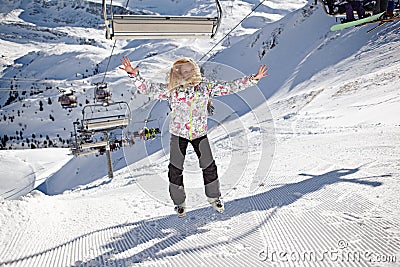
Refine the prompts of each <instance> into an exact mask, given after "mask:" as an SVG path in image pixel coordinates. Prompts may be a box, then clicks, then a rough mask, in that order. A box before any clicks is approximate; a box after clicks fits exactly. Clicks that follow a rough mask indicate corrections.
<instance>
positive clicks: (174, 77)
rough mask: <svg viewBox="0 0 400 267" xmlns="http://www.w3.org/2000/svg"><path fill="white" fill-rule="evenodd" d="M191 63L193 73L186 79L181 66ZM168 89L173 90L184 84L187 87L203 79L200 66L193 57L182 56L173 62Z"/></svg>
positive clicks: (184, 87)
mask: <svg viewBox="0 0 400 267" xmlns="http://www.w3.org/2000/svg"><path fill="white" fill-rule="evenodd" d="M186 63H190V64H191V65H192V67H193V70H192V75H191V76H190V78H188V79H184V78H183V77H182V74H181V67H182V65H183V64H186ZM168 80H169V81H168V87H167V88H168V90H169V91H170V92H173V91H174V90H175V89H177V88H178V87H180V86H182V87H183V89H186V88H187V87H188V86H190V85H196V84H199V83H200V81H201V73H200V68H199V66H198V65H197V64H196V63H195V62H194V61H193V60H192V59H191V58H181V59H178V60H177V61H175V62H174V64H172V67H171V70H170V72H169V75H168Z"/></svg>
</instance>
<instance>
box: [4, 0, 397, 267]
mask: <svg viewBox="0 0 400 267" xmlns="http://www.w3.org/2000/svg"><path fill="white" fill-rule="evenodd" d="M22 2H25V1H22ZM50 2H51V1H50ZM117 2H118V1H117ZM120 2H121V1H120ZM134 2H141V1H134ZM150 2H151V3H153V1H150ZM156 2H157V1H156ZM166 2H168V3H169V2H170V1H166ZM178 2H179V1H178ZM191 2H192V1H191ZM191 2H190V3H191ZM193 2H196V1H193ZM197 2H199V3H200V2H201V3H203V2H204V3H205V2H207V1H197ZM223 2H224V3H223V8H225V9H228V8H232V10H233V11H232V12H233V13H232V15H231V18H227V19H229V20H231V21H234V19H233V18H232V16H233V15H235V16H237V18H236V20H237V22H238V21H240V19H241V18H242V17H243V16H244V15H245V14H247V13H248V12H249V10H250V9H249V8H251V6H249V3H250V2H251V3H252V4H254V3H255V2H257V1H250V2H248V1H235V2H234V3H237V2H238V3H239V2H240V5H241V6H242V7H243V10H244V11H243V10H241V9H240V8H237V9H236V8H235V5H236V4H234V5H233V6H232V7H230V6H229V5H230V4H229V3H228V2H230V1H223ZM253 2H254V3H253ZM268 2H270V3H269V4H267V3H268ZM313 2H314V1H310V3H307V2H306V1H294V0H293V1H288V2H287V3H286V5H285V4H284V3H281V2H280V1H266V2H265V4H264V8H262V9H261V10H260V11H259V13H257V14H256V16H254V17H251V18H250V19H249V20H248V21H247V22H246V23H247V24H246V25H242V26H243V28H241V29H240V30H239V33H240V34H239V33H238V35H237V36H234V37H233V38H232V40H231V41H232V44H231V45H230V46H228V45H227V44H225V45H226V46H227V47H226V48H224V47H222V46H220V47H219V48H218V49H219V52H218V53H217V54H216V55H215V56H214V57H213V62H218V63H220V64H222V66H225V67H221V68H220V70H222V72H224V73H222V74H223V75H225V74H226V75H227V76H228V77H229V75H228V72H229V71H228V69H230V68H232V69H234V70H235V71H234V75H239V74H241V73H245V74H248V73H251V72H252V71H255V70H256V69H257V68H258V66H259V64H267V65H268V67H269V68H270V71H269V76H268V77H266V78H264V79H263V80H262V82H260V83H259V84H258V86H257V87H254V88H250V89H247V90H245V91H243V92H241V93H239V95H238V96H229V97H221V98H216V99H215V106H216V108H215V116H212V117H211V119H212V120H214V122H215V123H214V124H213V127H212V128H211V130H210V132H209V140H210V143H211V148H212V150H213V154H214V158H215V161H216V164H217V166H218V172H219V176H220V180H221V190H222V194H223V200H224V202H225V212H224V213H218V212H216V211H215V210H214V209H212V207H211V206H210V205H209V204H208V203H207V200H206V197H205V195H204V187H203V184H202V179H201V169H200V168H199V167H198V161H197V157H196V155H195V153H194V151H193V150H192V149H190V146H189V149H188V154H187V159H186V161H185V171H184V179H185V189H186V193H187V200H186V201H187V206H188V208H187V214H186V217H184V218H178V216H177V215H176V213H175V212H174V207H173V205H172V202H171V201H170V199H169V195H168V177H167V171H168V163H169V154H168V152H169V148H168V140H169V135H168V133H165V132H164V133H162V135H161V137H160V138H156V139H154V140H149V141H147V142H143V141H140V140H139V139H137V140H136V143H135V145H134V146H132V147H126V148H123V149H120V150H118V151H114V152H112V153H111V154H112V159H113V168H114V178H112V179H110V178H108V176H107V167H106V160H105V156H104V155H103V156H96V155H93V154H92V155H87V156H81V157H73V156H72V155H70V151H69V149H68V148H41V149H32V150H28V149H25V150H0V159H1V161H0V170H1V174H2V175H0V195H1V198H2V199H0V266H1V267H11V266H12V267H14V266H15V267H20V266H38V267H41V266H68V267H70V266H87V267H89V266H90V267H92V266H93V267H94V266H96V267H97V266H207V267H210V266H399V264H400V263H399V262H400V211H399V208H398V207H399V206H400V199H399V197H398V192H399V190H400V183H399V182H400V117H399V115H398V114H400V84H399V81H400V55H399V43H400V37H399V36H400V34H399V31H400V28H399V25H400V22H398V21H396V22H393V23H388V24H386V25H385V26H383V27H380V28H379V29H376V30H375V31H374V32H373V33H371V34H367V33H366V31H367V30H368V29H369V28H371V27H373V25H371V26H365V27H358V28H352V29H345V30H343V31H340V32H330V27H331V26H332V25H333V24H334V23H335V22H334V19H332V18H331V17H328V16H326V15H325V14H324V13H323V11H322V8H321V7H319V6H312V3H313ZM151 3H150V4H149V6H151ZM153 4H154V3H153ZM257 4H258V2H257ZM21 5H23V6H24V5H28V6H29V4H27V3H22V4H21ZM176 5H178V3H176ZM188 5H189V4H188ZM207 5H208V4H207ZM9 7H11V4H10V5H9ZM167 7H169V6H168V5H166V8H167ZM186 8H187V7H186ZM171 10H173V9H172V8H171ZM274 10H280V12H275V13H274V12H273V11H274ZM2 12H3V13H2V14H1V16H2V19H0V28H1V35H0V37H1V38H0V47H1V50H2V51H5V52H4V53H5V54H7V55H10V56H9V57H10V58H11V55H13V56H14V57H15V59H10V58H4V57H3V60H4V61H7V60H10V61H14V60H17V59H18V58H20V57H23V53H22V52H21V51H19V52H17V51H14V49H15V48H13V47H11V46H10V44H11V43H13V42H15V43H16V45H17V46H18V47H20V48H21V47H22V45H21V43H23V42H25V41H26V42H28V41H27V40H24V41H21V43H18V42H17V41H16V40H13V39H11V38H10V37H9V35H8V34H7V33H9V32H12V29H14V28H15V29H19V27H21V28H23V29H25V30H26V31H27V32H21V35H26V36H29V35H28V32H29V31H28V30H27V29H26V27H27V25H28V22H23V21H22V18H25V19H26V18H27V16H25V17H24V16H22V18H21V19H20V18H19V17H18V16H16V17H15V16H14V15H15V14H14V15H13V14H12V12H11V13H7V12H10V11H7V12H6V11H5V10H2ZM13 12H14V13H15V12H16V13H18V12H17V11H15V10H14V11H13ZM71 12H72V11H71ZM74 12H75V11H74ZM199 12H200V11H199ZM277 13H279V14H280V15H281V16H280V17H279V18H278V17H274V16H276V15H277ZM271 14H272V15H271ZM52 16H55V14H52ZM268 16H270V17H268ZM28 18H32V17H29V16H28ZM260 21H264V23H263V24H262V23H261V22H260ZM30 23H36V24H38V25H39V23H38V21H35V20H31V21H30ZM6 24H9V25H6ZM261 24H262V26H261ZM10 25H13V26H10ZM45 25H46V24H43V25H41V27H45ZM6 26H10V27H11V28H12V29H11V28H10V29H11V30H7V29H8V28H6ZM13 27H14V28H13ZM24 27H25V28H24ZM54 27H55V26H54ZM221 27H222V31H225V32H227V30H228V26H227V25H225V24H223V25H222V26H221ZM72 28H73V27H71V28H68V27H65V28H62V27H61V28H58V29H56V28H53V30H57V31H59V32H64V31H66V30H68V29H69V30H70V31H72V33H71V35H78V36H79V33H80V31H81V30H82V29H80V28H79V27H78V28H77V29H72ZM256 28H257V29H259V30H253V29H256ZM363 28H365V29H363ZM92 33H93V36H94V38H95V41H98V46H97V47H96V48H92V49H97V50H96V51H98V54H97V56H96V55H94V54H96V52H93V51H91V50H90V49H89V48H88V47H83V48H77V47H78V46H76V45H72V44H67V41H66V39H67V37H65V36H64V37H60V38H61V39H62V44H60V46H58V47H57V48H56V47H55V44H56V42H55V44H53V45H54V46H53V48H52V49H53V50H51V49H50V50H49V51H48V52H47V54H46V56H43V55H42V56H40V55H39V56H38V57H37V58H36V60H38V62H39V63H36V68H37V69H36V71H37V72H43V73H44V72H46V73H47V75H49V76H50V77H59V78H60V79H66V80H68V78H67V77H62V75H67V74H68V73H74V72H78V69H71V70H68V69H67V70H66V72H67V74H64V73H60V71H59V69H58V67H55V69H54V70H47V68H48V67H47V66H46V64H54V62H57V60H59V59H60V58H62V59H63V62H64V64H66V66H70V67H71V68H74V67H73V66H74V64H73V62H74V61H73V60H77V59H76V58H75V59H74V58H71V57H70V56H69V55H68V53H71V50H70V49H73V48H71V47H69V46H73V47H74V49H80V50H79V51H77V52H76V53H77V54H76V55H77V58H85V57H87V58H90V57H97V58H98V59H99V58H102V59H103V60H104V61H106V59H107V56H108V55H109V52H110V47H111V45H110V44H109V43H107V44H105V43H102V44H100V42H101V40H102V38H104V36H103V34H104V32H103V31H102V30H99V31H94V30H93V32H92ZM49 34H50V33H49ZM221 37H222V35H221ZM26 38H27V37H26ZM35 38H36V39H35V42H37V44H36V45H37V47H35V44H34V43H33V42H32V43H30V44H29V45H28V46H29V47H27V48H26V49H27V50H26V53H30V56H31V57H33V54H34V52H29V50H30V49H33V50H35V49H37V50H40V46H45V45H46V44H45V42H43V43H41V42H40V37H38V36H36V37H35ZM71 38H72V37H71ZM71 40H72V39H71ZM60 42H61V41H60ZM199 42H200V43H198V42H193V43H191V42H189V41H183V43H179V42H164V43H163V42H156V41H152V42H149V44H146V42H145V41H143V42H142V41H134V42H132V43H129V42H125V43H123V45H120V46H118V47H117V48H116V52H115V56H114V57H115V59H114V60H113V61H112V64H111V66H112V67H111V74H110V86H111V87H114V88H117V92H115V93H114V95H115V96H116V97H119V96H120V95H121V94H122V93H125V96H126V94H127V92H128V93H129V92H130V90H132V88H133V86H132V85H131V84H130V81H129V78H128V77H126V75H125V74H124V73H123V72H121V71H120V70H118V66H119V59H120V57H121V56H122V55H129V56H130V58H131V60H132V61H133V62H136V61H137V62H139V61H140V64H142V65H141V71H142V73H143V75H146V73H151V71H152V69H154V68H155V67H158V66H160V67H159V68H158V70H157V73H161V72H162V71H161V70H163V69H166V68H167V67H168V66H169V64H170V63H171V60H170V59H173V58H176V57H180V56H191V54H193V55H194V56H198V55H199V54H202V53H204V51H206V50H207V49H206V48H204V47H205V45H206V44H207V42H206V41H199ZM199 44H201V46H200V47H203V48H201V49H202V50H201V51H200V52H198V51H197V52H196V49H197V48H196V47H197V46H196V45H199ZM135 45H136V46H138V47H139V48H135ZM49 47H50V46H47V48H49ZM173 47H175V48H173ZM3 48H4V50H3ZM33 50H32V51H33ZM170 50H172V52H170ZM203 50H204V51H203ZM151 51H157V53H156V54H154V56H149V57H148V58H144V57H145V55H149V54H148V53H150V52H151ZM2 53H3V52H2ZM188 53H189V55H188ZM73 57H75V56H73ZM24 60H26V58H25V59H24ZM32 62H33V63H32V65H33V64H35V61H34V60H33V61H32ZM82 62H83V61H82ZM2 64H3V66H4V65H6V64H5V63H2ZM21 64H22V65H24V64H23V63H21ZM82 64H85V63H82ZM11 65H12V64H11ZM45 66H46V67H45ZM226 66H229V67H226ZM18 67H21V66H9V67H8V68H9V69H11V70H9V69H7V68H4V67H3V72H2V77H3V79H4V77H9V76H7V75H9V72H10V73H12V71H13V68H18ZM31 68H32V69H29V67H28V68H27V69H26V70H27V71H28V70H29V71H31V72H32V73H33V72H34V69H33V68H34V67H31ZM14 71H15V70H14ZM225 72H226V73H225ZM157 73H156V74H157ZM238 73H239V74H238ZM156 74H148V75H149V77H152V76H151V75H153V77H154V76H156ZM57 75H60V76H57ZM43 77H44V76H43ZM0 79H1V78H0ZM88 79H89V81H90V82H91V81H92V80H90V78H88ZM93 81H94V80H93ZM70 82H76V80H72V79H71V80H70ZM88 84H90V83H83V84H81V85H80V86H81V87H82V88H86V87H87V86H88ZM78 86H79V85H78ZM82 88H81V89H82ZM91 93H92V91H91V92H90V93H89V92H88V94H91ZM55 96H56V94H53V95H52V93H48V92H44V93H43V95H42V98H43V99H45V100H47V98H48V97H55ZM79 96H80V97H84V93H80V95H79ZM79 96H78V97H79ZM264 97H265V99H266V100H265V101H264V100H262V99H263V98H264ZM127 98H128V100H130V105H131V108H132V106H134V107H137V106H141V108H138V109H137V110H133V113H132V114H134V115H135V116H137V117H140V116H143V114H144V113H145V112H148V110H149V108H150V107H151V113H152V116H153V117H158V118H161V117H162V116H164V115H163V114H165V113H166V111H167V107H166V105H164V104H162V103H161V104H155V103H154V102H146V101H147V99H146V98H145V97H142V98H141V97H140V96H139V97H137V98H131V99H129V98H130V97H127ZM243 99H244V100H243ZM260 99H261V100H260ZM36 100H37V99H34V98H32V99H31V100H29V101H32V102H34V101H36ZM25 101H26V102H28V100H25ZM244 101H245V102H246V103H247V107H243V104H241V103H243V102H244ZM54 102H56V100H55V101H54ZM53 105H56V104H53ZM18 107H20V105H17V104H15V103H14V104H11V105H10V107H9V106H4V105H2V108H1V112H3V113H4V114H6V113H7V112H12V111H11V110H12V109H13V108H14V109H16V108H18ZM224 107H225V108H226V107H228V111H229V110H232V108H235V109H234V110H233V111H232V112H228V111H226V110H225V109H224ZM53 109H54V110H56V111H55V112H54V116H55V117H56V121H55V123H54V129H53V128H51V129H48V130H47V132H48V133H49V134H51V133H52V134H54V135H55V133H58V131H60V130H59V129H62V127H68V128H71V127H72V121H74V120H75V119H76V118H79V117H80V116H81V113H80V110H78V111H72V113H71V114H70V115H69V116H68V118H66V117H67V116H66V114H65V110H62V109H61V108H59V109H58V107H57V108H56V107H54V108H53ZM29 111H32V110H30V109H29V107H28V109H27V111H26V112H25V113H24V114H27V112H29ZM30 114H31V115H25V116H24V117H23V118H17V119H16V122H14V123H10V122H9V121H4V120H3V121H1V122H0V123H1V129H2V135H3V134H5V133H7V134H12V133H15V131H16V128H15V127H17V126H16V124H18V123H19V122H20V123H22V124H24V123H26V124H29V123H31V125H32V126H31V127H32V128H34V129H40V128H41V127H44V126H41V125H42V124H40V123H42V122H40V121H39V120H34V119H32V118H28V116H30V117H34V115H35V114H34V113H33V112H32V113H30ZM37 116H43V118H48V116H49V115H48V113H46V114H45V115H41V114H40V113H38V114H37ZM18 120H19V121H18ZM133 120H134V119H133ZM66 122H67V123H68V124H67V125H65V123H66ZM49 125H52V124H46V126H45V127H51V126H49ZM13 127H14V128H13ZM129 127H135V125H130V126H129ZM28 128H29V127H28ZM37 131H39V130H37ZM69 131H70V129H69ZM68 134H69V132H68ZM43 182H44V183H43ZM37 186H39V187H37ZM16 189H18V190H16ZM6 196H13V197H6Z"/></svg>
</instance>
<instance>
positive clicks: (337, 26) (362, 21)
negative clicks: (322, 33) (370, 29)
mask: <svg viewBox="0 0 400 267" xmlns="http://www.w3.org/2000/svg"><path fill="white" fill-rule="evenodd" d="M383 14H385V12H382V13H379V14H376V15H373V16H370V17H366V18H363V19H359V20H355V21H350V22H346V23H340V24H335V25H333V26H332V27H331V31H338V30H343V29H346V28H350V27H354V26H361V25H364V24H368V23H371V22H373V21H377V20H379V19H380V18H381V17H382V15H383Z"/></svg>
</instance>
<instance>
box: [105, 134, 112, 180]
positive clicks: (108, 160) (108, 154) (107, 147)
mask: <svg viewBox="0 0 400 267" xmlns="http://www.w3.org/2000/svg"><path fill="white" fill-rule="evenodd" d="M103 134H104V139H105V140H106V156H107V166H108V178H114V173H113V169H112V164H111V153H110V142H109V139H108V132H107V131H104V132H103Z"/></svg>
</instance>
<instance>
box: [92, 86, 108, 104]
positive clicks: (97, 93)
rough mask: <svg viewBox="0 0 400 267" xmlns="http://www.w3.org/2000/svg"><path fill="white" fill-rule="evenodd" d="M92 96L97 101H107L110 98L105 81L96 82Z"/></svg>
mask: <svg viewBox="0 0 400 267" xmlns="http://www.w3.org/2000/svg"><path fill="white" fill-rule="evenodd" d="M94 98H95V100H96V101H99V102H108V101H110V100H111V92H110V88H108V85H107V83H97V84H96V88H95V90H94Z"/></svg>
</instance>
